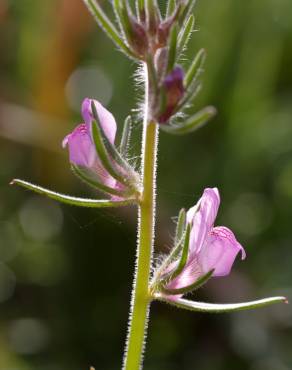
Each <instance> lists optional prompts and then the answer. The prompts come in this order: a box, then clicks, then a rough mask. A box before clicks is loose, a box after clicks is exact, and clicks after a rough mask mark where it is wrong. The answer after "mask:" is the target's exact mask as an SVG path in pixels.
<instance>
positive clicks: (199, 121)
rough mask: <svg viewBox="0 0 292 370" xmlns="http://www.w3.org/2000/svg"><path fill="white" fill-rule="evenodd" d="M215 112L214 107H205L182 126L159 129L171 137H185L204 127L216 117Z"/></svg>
mask: <svg viewBox="0 0 292 370" xmlns="http://www.w3.org/2000/svg"><path fill="white" fill-rule="evenodd" d="M216 113H217V111H216V109H215V108H214V107H212V106H209V107H205V108H203V109H202V110H200V111H199V112H197V113H196V114H194V115H193V116H191V117H190V118H188V119H187V120H186V121H185V122H183V123H182V124H174V125H160V127H161V129H162V130H163V131H165V132H168V133H170V134H173V135H185V134H189V133H191V132H194V131H196V130H198V129H199V128H201V127H202V126H204V125H205V124H206V123H208V122H209V121H210V119H211V118H213V117H214V116H215V115H216Z"/></svg>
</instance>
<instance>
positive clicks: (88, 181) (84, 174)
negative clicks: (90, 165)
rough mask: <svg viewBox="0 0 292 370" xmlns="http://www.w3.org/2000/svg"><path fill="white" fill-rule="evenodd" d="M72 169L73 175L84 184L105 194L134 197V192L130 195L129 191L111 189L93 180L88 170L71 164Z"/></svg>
mask: <svg viewBox="0 0 292 370" xmlns="http://www.w3.org/2000/svg"><path fill="white" fill-rule="evenodd" d="M71 168H72V171H73V173H74V174H75V175H76V176H77V177H79V178H80V179H81V180H82V181H83V182H85V183H86V184H87V185H89V186H91V187H93V188H94V189H97V190H99V191H101V192H103V193H106V194H110V195H116V196H118V197H121V198H129V197H130V196H131V195H133V192H132V193H130V192H129V191H120V190H117V189H114V188H111V187H109V186H107V185H104V184H103V183H101V182H100V181H98V180H97V179H93V178H92V177H91V176H89V175H88V174H87V171H86V168H82V167H81V166H77V165H75V164H71Z"/></svg>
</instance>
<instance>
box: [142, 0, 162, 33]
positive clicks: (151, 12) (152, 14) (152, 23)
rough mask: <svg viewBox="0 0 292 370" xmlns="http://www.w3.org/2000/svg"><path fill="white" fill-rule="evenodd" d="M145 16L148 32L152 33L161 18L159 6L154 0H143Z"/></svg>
mask: <svg viewBox="0 0 292 370" xmlns="http://www.w3.org/2000/svg"><path fill="white" fill-rule="evenodd" d="M145 3H146V18H147V23H148V28H149V31H150V33H152V34H154V33H155V32H156V30H157V27H158V25H159V22H160V20H161V14H160V10H159V6H158V4H157V1H156V0H145Z"/></svg>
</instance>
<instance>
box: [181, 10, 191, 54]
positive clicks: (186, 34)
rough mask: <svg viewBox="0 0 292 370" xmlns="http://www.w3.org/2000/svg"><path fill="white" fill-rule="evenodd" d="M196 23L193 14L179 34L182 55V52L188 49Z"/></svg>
mask: <svg viewBox="0 0 292 370" xmlns="http://www.w3.org/2000/svg"><path fill="white" fill-rule="evenodd" d="M194 24H195V17H194V16H193V14H191V15H190V16H189V18H188V20H187V21H186V23H185V25H184V27H183V29H182V30H181V32H180V33H179V36H178V46H177V48H178V53H177V54H178V56H180V55H181V53H182V52H183V51H184V50H185V49H186V47H187V44H188V42H189V40H190V38H191V35H192V32H193V29H194Z"/></svg>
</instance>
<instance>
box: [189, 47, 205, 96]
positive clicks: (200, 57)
mask: <svg viewBox="0 0 292 370" xmlns="http://www.w3.org/2000/svg"><path fill="white" fill-rule="evenodd" d="M205 59H206V51H205V49H201V50H200V51H199V52H198V53H197V55H196V57H195V59H194V60H193V62H192V64H191V65H190V67H189V69H188V71H187V73H186V76H185V79H184V86H185V88H186V89H188V88H189V86H190V85H191V84H193V83H194V82H195V81H196V80H197V78H198V77H199V75H200V74H201V72H202V66H203V64H204V62H205Z"/></svg>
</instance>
